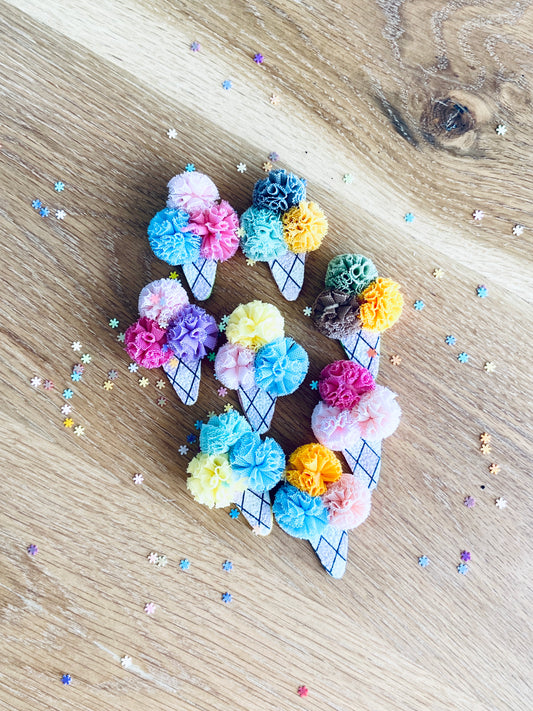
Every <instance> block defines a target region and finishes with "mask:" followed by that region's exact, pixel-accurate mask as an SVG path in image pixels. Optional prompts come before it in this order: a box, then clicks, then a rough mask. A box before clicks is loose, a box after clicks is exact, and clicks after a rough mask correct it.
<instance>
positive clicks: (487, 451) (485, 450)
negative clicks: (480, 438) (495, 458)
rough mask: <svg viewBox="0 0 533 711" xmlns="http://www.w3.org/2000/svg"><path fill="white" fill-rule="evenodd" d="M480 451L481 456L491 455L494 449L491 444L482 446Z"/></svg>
mask: <svg viewBox="0 0 533 711" xmlns="http://www.w3.org/2000/svg"><path fill="white" fill-rule="evenodd" d="M479 449H480V452H481V454H490V453H491V452H492V447H491V446H490V444H482V445H481V447H480V448H479Z"/></svg>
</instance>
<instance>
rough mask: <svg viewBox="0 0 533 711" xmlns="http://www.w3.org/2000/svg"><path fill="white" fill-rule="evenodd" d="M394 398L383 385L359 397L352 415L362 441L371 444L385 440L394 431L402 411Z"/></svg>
mask: <svg viewBox="0 0 533 711" xmlns="http://www.w3.org/2000/svg"><path fill="white" fill-rule="evenodd" d="M395 398H396V393H393V392H392V390H389V388H385V387H384V386H383V385H376V387H375V389H374V390H372V391H371V392H368V393H365V394H364V395H363V396H362V397H361V399H360V400H359V404H358V405H357V407H356V408H355V409H354V410H353V414H354V416H355V419H356V420H357V422H358V425H359V430H360V436H361V437H362V438H363V439H367V440H369V441H371V442H372V441H376V440H378V439H385V437H389V436H390V435H391V434H392V433H393V432H394V431H395V430H396V428H397V427H398V425H399V424H400V417H401V414H402V411H401V409H400V406H399V405H398V403H397V402H396V399H395Z"/></svg>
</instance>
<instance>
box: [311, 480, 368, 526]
mask: <svg viewBox="0 0 533 711" xmlns="http://www.w3.org/2000/svg"><path fill="white" fill-rule="evenodd" d="M371 499H372V493H371V492H370V489H369V488H368V486H367V485H366V483H365V482H363V481H361V480H360V479H356V477H354V475H353V474H343V475H342V476H341V478H340V479H337V481H336V482H334V483H333V484H330V485H329V486H328V490H327V491H326V493H325V494H324V495H323V496H322V501H323V502H324V505H325V507H326V508H327V509H328V520H329V524H330V525H331V526H335V527H336V528H344V529H345V530H346V529H349V528H356V527H357V526H359V525H360V524H362V523H363V521H365V519H366V518H368V514H369V513H370V505H371Z"/></svg>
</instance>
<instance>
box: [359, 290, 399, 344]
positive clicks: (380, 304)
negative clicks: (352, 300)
mask: <svg viewBox="0 0 533 711" xmlns="http://www.w3.org/2000/svg"><path fill="white" fill-rule="evenodd" d="M359 298H360V300H361V302H362V303H361V307H360V309H359V318H360V319H361V322H362V324H363V328H366V329H367V330H368V331H377V332H381V331H385V330H386V329H387V328H390V327H391V326H392V325H393V324H395V323H396V321H397V320H398V319H399V318H400V314H401V313H402V309H403V296H402V294H401V292H400V285H399V284H397V283H396V282H395V281H392V279H382V278H381V277H379V278H378V279H376V280H375V281H373V282H372V283H371V284H370V286H367V288H366V289H365V290H364V291H363V292H362V293H361V294H360V296H359Z"/></svg>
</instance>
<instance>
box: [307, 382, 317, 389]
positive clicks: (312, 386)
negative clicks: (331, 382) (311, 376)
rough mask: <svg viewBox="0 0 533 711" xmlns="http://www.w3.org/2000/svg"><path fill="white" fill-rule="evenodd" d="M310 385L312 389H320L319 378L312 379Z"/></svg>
mask: <svg viewBox="0 0 533 711" xmlns="http://www.w3.org/2000/svg"><path fill="white" fill-rule="evenodd" d="M309 387H310V388H311V390H318V380H311V382H310V383H309Z"/></svg>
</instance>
